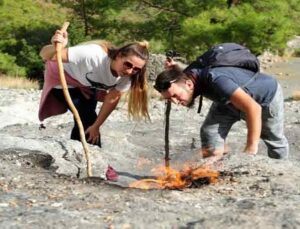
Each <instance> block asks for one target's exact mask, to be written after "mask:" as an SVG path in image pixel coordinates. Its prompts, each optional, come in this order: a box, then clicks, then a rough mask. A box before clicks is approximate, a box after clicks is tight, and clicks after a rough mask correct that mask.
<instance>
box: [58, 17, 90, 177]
mask: <svg viewBox="0 0 300 229" xmlns="http://www.w3.org/2000/svg"><path fill="white" fill-rule="evenodd" d="M69 24H70V23H69V22H65V23H64V24H63V26H62V28H61V31H63V32H65V31H67V28H68V26H69ZM62 48H63V47H62V44H61V43H56V44H55V50H56V59H57V65H58V70H59V78H60V82H61V85H62V89H63V93H64V96H65V99H66V101H67V103H68V105H69V107H70V109H71V111H72V113H73V115H74V118H75V121H76V122H77V125H78V128H79V133H80V140H81V143H82V146H83V149H84V153H85V158H86V162H87V176H88V177H90V176H92V167H91V162H90V154H89V149H88V145H87V142H86V139H85V133H84V128H83V125H82V122H81V119H80V116H79V113H78V111H77V109H76V107H75V106H74V103H73V101H72V99H71V96H70V93H69V90H68V86H67V82H66V77H65V73H64V67H63V63H62V56H61V50H62Z"/></svg>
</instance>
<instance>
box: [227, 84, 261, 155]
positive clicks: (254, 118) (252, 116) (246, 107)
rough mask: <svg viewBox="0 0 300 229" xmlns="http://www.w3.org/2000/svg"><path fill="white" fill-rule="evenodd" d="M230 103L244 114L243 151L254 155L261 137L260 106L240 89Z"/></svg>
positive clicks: (235, 92)
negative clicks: (245, 137) (245, 131)
mask: <svg viewBox="0 0 300 229" xmlns="http://www.w3.org/2000/svg"><path fill="white" fill-rule="evenodd" d="M230 101H231V103H232V104H233V105H234V106H235V107H236V108H237V109H239V110H241V111H242V112H244V113H245V114H246V123H247V128H248V135H247V145H246V147H245V150H244V151H245V152H246V153H249V154H256V153H257V150H258V143H259V139H260V135H261V125H262V123H261V122H262V120H261V106H260V105H259V104H258V103H257V102H256V101H255V100H254V99H252V98H251V96H249V95H248V94H247V93H246V92H245V91H244V90H242V89H241V88H238V89H237V90H235V91H234V93H233V94H232V96H231V97H230Z"/></svg>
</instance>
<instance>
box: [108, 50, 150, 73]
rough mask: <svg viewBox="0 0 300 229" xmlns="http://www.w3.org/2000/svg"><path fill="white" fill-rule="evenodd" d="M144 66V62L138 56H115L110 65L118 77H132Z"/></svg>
mask: <svg viewBox="0 0 300 229" xmlns="http://www.w3.org/2000/svg"><path fill="white" fill-rule="evenodd" d="M145 64H146V61H145V60H142V59H141V58H139V57H138V56H135V55H129V56H117V57H116V59H115V60H113V62H112V64H111V70H112V72H113V73H115V74H116V75H118V76H121V77H123V76H125V77H126V76H127V77H128V76H132V75H135V74H137V73H139V72H140V71H142V68H143V67H144V65H145Z"/></svg>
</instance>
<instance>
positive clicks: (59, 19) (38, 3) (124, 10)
mask: <svg viewBox="0 0 300 229" xmlns="http://www.w3.org/2000/svg"><path fill="white" fill-rule="evenodd" d="M49 2H52V3H49ZM299 3H300V0H286V1H282V0H264V1H260V0H243V1H239V2H238V4H237V5H232V6H229V5H228V4H227V1H225V0H214V1H212V0H201V1H199V0H146V1H140V0H123V1H120V0H101V1H99V0H52V1H47V0H0V6H1V7H0V20H1V24H0V36H1V40H0V56H1V66H0V72H2V73H9V74H13V75H15V74H16V73H15V72H16V71H15V70H14V69H17V68H18V69H23V70H22V71H21V70H20V71H19V70H18V72H19V73H18V75H21V72H22V74H23V73H24V74H26V76H27V77H30V78H38V77H41V75H42V71H43V63H42V61H41V59H40V57H39V55H38V53H39V50H40V49H41V48H42V46H43V45H45V44H48V43H49V40H50V38H51V36H52V34H53V33H54V31H55V30H56V29H58V28H59V27H60V26H61V24H62V23H63V21H65V20H69V21H70V22H71V25H70V27H69V29H68V32H69V38H70V45H75V44H78V43H81V42H84V41H88V40H91V39H106V40H109V41H111V42H112V43H114V44H115V45H121V44H124V43H127V42H129V41H135V40H148V41H150V48H151V51H152V52H157V53H161V52H165V51H166V50H167V49H171V48H172V49H176V50H178V51H179V52H180V53H181V54H182V55H183V56H185V57H187V59H188V60H192V59H193V58H195V57H196V56H198V55H199V54H201V53H202V52H203V51H205V50H206V49H207V48H208V47H210V46H212V45H214V44H216V43H221V42H237V43H240V44H244V45H246V46H247V47H249V48H250V49H251V50H252V51H253V52H255V53H256V54H260V53H261V52H263V51H264V50H265V49H269V50H274V51H279V52H283V50H284V48H285V46H286V42H287V41H288V40H289V39H290V37H292V36H293V35H299V34H300V24H299V23H298V22H299V20H300V4H299ZM10 69H11V70H10ZM24 69H25V70H24Z"/></svg>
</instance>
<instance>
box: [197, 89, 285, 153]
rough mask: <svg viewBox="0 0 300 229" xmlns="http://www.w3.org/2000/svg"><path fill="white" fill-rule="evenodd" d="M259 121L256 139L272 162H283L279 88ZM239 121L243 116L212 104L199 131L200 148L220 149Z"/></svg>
mask: <svg viewBox="0 0 300 229" xmlns="http://www.w3.org/2000/svg"><path fill="white" fill-rule="evenodd" d="M261 118H262V131H261V136H260V137H261V139H262V140H263V141H264V142H265V144H266V145H267V147H268V156H269V157H271V158H276V159H284V158H287V157H288V154H289V144H288V141H287V139H286V137H285V136H284V102H283V94H282V89H281V86H280V85H279V84H278V87H277V91H276V93H275V96H274V98H273V100H272V101H271V103H270V104H269V106H267V107H262V117H261ZM241 119H245V114H244V113H237V112H234V111H233V110H232V109H230V108H229V106H228V105H221V104H217V103H213V104H212V105H211V107H210V110H209V113H208V114H207V117H206V119H205V121H204V123H203V125H202V127H201V130H200V136H201V142H202V148H203V149H208V150H210V151H214V150H217V149H224V143H225V139H226V137H227V135H228V132H229V130H230V129H231V127H232V125H233V124H234V123H235V122H237V121H239V120H241Z"/></svg>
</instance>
